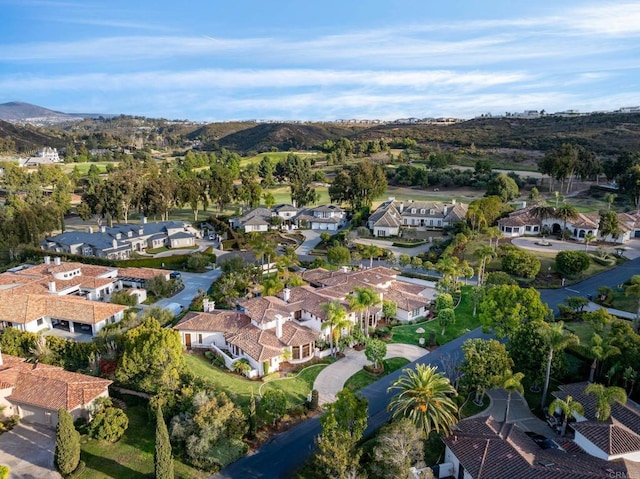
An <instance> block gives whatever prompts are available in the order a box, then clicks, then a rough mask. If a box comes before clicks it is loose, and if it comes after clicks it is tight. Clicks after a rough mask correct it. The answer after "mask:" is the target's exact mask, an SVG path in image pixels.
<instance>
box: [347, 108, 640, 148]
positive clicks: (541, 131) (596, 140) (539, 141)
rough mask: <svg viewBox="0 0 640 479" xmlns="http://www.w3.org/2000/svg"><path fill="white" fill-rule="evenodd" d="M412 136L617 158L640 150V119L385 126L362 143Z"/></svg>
mask: <svg viewBox="0 0 640 479" xmlns="http://www.w3.org/2000/svg"><path fill="white" fill-rule="evenodd" d="M402 136H408V137H411V138H413V139H415V140H417V141H418V142H419V143H439V144H442V145H452V146H470V145H471V144H474V145H475V146H476V147H478V148H514V149H521V150H541V151H547V150H549V149H552V148H555V147H558V146H560V145H561V144H562V143H564V142H571V143H575V144H579V145H582V146H584V147H585V148H587V149H589V150H592V151H594V152H596V153H597V154H599V155H617V154H619V153H620V152H622V151H628V150H632V151H633V150H637V149H638V145H640V115H639V114H594V115H588V116H580V117H575V118H563V117H554V116H547V117H542V118H537V119H531V120H528V119H520V118H477V119H473V120H469V121H465V122H461V123H456V124H454V125H446V126H442V125H393V124H389V125H381V126H378V127H374V128H369V129H367V130H365V131H363V132H361V133H360V134H358V135H357V137H358V138H365V139H373V138H380V137H387V138H393V137H402Z"/></svg>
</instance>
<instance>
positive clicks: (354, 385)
mask: <svg viewBox="0 0 640 479" xmlns="http://www.w3.org/2000/svg"><path fill="white" fill-rule="evenodd" d="M409 362H410V361H409V360H408V359H405V358H389V359H385V360H384V361H383V363H384V373H383V374H380V375H378V376H375V375H373V374H370V373H368V372H367V371H365V370H364V369H362V370H360V371H358V372H357V373H355V374H354V375H353V376H351V377H350V378H349V379H347V382H346V383H344V387H345V388H348V389H351V390H352V391H359V390H360V389H362V388H363V387H365V386H368V385H369V384H371V383H374V382H376V381H377V380H378V379H380V378H382V377H384V376H386V375H387V374H391V373H392V372H394V371H396V370H398V369H400V368H401V367H403V366H406V365H407V364H409Z"/></svg>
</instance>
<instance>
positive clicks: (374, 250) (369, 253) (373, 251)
mask: <svg viewBox="0 0 640 479" xmlns="http://www.w3.org/2000/svg"><path fill="white" fill-rule="evenodd" d="M360 254H362V257H363V258H369V268H373V258H377V257H379V256H381V255H382V250H381V249H380V248H378V247H377V246H376V245H374V244H368V245H366V246H365V247H364V248H362V251H361V253H360Z"/></svg>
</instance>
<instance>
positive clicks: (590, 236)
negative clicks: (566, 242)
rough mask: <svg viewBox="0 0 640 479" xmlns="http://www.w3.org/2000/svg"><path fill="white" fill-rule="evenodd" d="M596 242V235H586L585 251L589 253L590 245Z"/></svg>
mask: <svg viewBox="0 0 640 479" xmlns="http://www.w3.org/2000/svg"><path fill="white" fill-rule="evenodd" d="M595 240H596V235H594V234H593V233H592V232H591V231H589V232H588V233H587V234H586V235H584V250H585V251H587V250H588V249H589V243H591V242H593V241H595Z"/></svg>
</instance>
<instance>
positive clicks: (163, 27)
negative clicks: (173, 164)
mask: <svg viewBox="0 0 640 479" xmlns="http://www.w3.org/2000/svg"><path fill="white" fill-rule="evenodd" d="M0 18H2V28H1V29H0V103H3V102H6V101H13V100H20V101H26V102H29V103H35V104H38V105H42V106H45V107H48V108H52V109H55V110H60V111H68V112H99V113H126V114H137V115H146V116H151V117H164V118H170V119H178V118H180V119H191V120H205V121H217V120H235V119H284V120H288V119H291V120H293V119H301V120H333V119H339V118H369V119H374V118H378V119H394V118H402V117H429V116H456V117H464V118H469V117H473V116H476V115H480V114H482V113H487V112H492V113H494V114H496V113H504V112H505V111H511V112H517V111H523V110H529V109H532V110H533V109H535V110H541V109H544V110H546V111H547V112H554V111H561V110H566V109H578V110H580V111H594V110H613V109H616V108H619V107H622V106H635V105H639V104H640V75H639V73H640V72H639V71H638V70H640V2H615V1H606V2H604V1H599V2H587V1H574V0H563V1H558V0H554V1H548V0H537V1H535V2H525V1H520V0H517V1H516V0H509V1H506V0H505V1H503V0H495V1H492V0H485V1H478V0H464V1H463V0H450V1H448V2H435V1H428V0H396V1H393V0H341V1H337V0H322V1H319V0H308V1H302V0H296V1H293V0H292V1H285V0H235V1H221V0H188V1H182V2H177V1H175V0H174V1H170V2H169V1H165V0H154V1H150V0H126V1H124V0H104V1H96V0H59V1H58V0H0Z"/></svg>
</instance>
